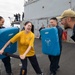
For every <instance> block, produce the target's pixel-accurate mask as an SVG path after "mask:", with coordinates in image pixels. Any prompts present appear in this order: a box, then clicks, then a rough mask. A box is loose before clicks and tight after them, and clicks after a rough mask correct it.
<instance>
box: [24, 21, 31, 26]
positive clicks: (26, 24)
mask: <svg viewBox="0 0 75 75" xmlns="http://www.w3.org/2000/svg"><path fill="white" fill-rule="evenodd" d="M28 23H31V25H32V22H30V21H27V22H25V23H24V25H25V26H26V25H27V24H28Z"/></svg>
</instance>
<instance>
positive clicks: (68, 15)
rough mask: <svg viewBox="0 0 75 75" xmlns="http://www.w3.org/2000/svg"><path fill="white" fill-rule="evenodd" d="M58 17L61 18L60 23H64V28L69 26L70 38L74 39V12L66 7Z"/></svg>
mask: <svg viewBox="0 0 75 75" xmlns="http://www.w3.org/2000/svg"><path fill="white" fill-rule="evenodd" d="M59 19H61V24H62V25H64V28H65V29H68V28H71V29H72V30H73V35H72V36H71V38H72V39H73V40H74V41H75V12H74V11H73V10H71V9H67V10H65V11H64V12H63V13H62V14H61V16H60V17H59Z"/></svg>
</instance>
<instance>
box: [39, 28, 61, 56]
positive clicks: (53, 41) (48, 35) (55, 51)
mask: <svg viewBox="0 0 75 75" xmlns="http://www.w3.org/2000/svg"><path fill="white" fill-rule="evenodd" d="M40 34H41V40H42V52H43V53H44V54H47V55H53V56H57V55H59V54H60V46H59V37H58V29H57V28H56V27H51V28H46V29H42V30H41V32H40Z"/></svg>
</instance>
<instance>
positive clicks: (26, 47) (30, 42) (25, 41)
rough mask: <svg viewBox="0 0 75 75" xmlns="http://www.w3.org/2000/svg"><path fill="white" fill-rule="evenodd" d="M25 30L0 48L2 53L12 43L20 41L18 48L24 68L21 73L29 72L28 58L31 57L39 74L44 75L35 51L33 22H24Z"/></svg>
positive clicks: (21, 74)
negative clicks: (32, 30)
mask: <svg viewBox="0 0 75 75" xmlns="http://www.w3.org/2000/svg"><path fill="white" fill-rule="evenodd" d="M24 27H25V30H23V31H21V32H19V33H18V34H16V35H15V36H14V37H13V38H11V39H10V40H9V41H8V42H7V43H6V44H5V45H4V47H3V48H2V49H1V50H0V54H2V53H3V52H4V49H5V48H6V47H7V46H8V45H9V44H10V43H14V42H16V41H18V50H19V55H20V58H21V62H22V68H21V71H20V75H26V74H27V58H28V59H29V61H30V63H31V65H32V66H33V68H34V70H35V72H36V73H37V75H43V73H42V72H41V70H40V67H39V64H38V61H37V58H36V55H35V51H34V34H33V33H32V32H31V28H32V23H31V22H29V21H27V22H26V23H25V24H24Z"/></svg>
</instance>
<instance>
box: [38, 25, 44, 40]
mask: <svg viewBox="0 0 75 75" xmlns="http://www.w3.org/2000/svg"><path fill="white" fill-rule="evenodd" d="M44 28H45V27H44V25H42V26H41V28H40V29H39V32H40V31H41V30H42V29H44ZM39 39H41V35H40V37H39Z"/></svg>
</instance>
